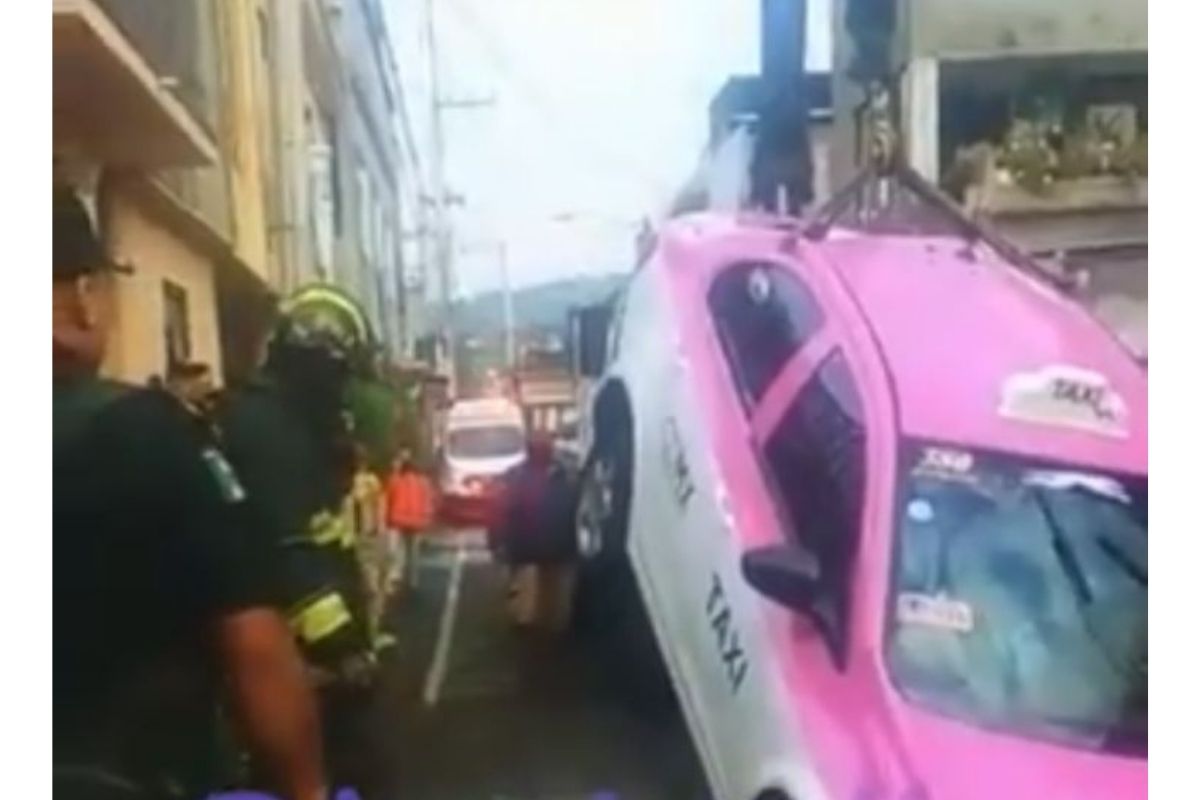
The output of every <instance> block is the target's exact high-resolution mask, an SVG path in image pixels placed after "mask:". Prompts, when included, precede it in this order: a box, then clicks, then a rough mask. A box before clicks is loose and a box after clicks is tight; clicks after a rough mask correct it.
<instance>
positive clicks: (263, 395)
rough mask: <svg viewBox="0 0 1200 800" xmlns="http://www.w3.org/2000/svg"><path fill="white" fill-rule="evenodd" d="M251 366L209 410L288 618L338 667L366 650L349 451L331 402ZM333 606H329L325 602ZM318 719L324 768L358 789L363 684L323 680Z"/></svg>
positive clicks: (309, 650)
mask: <svg viewBox="0 0 1200 800" xmlns="http://www.w3.org/2000/svg"><path fill="white" fill-rule="evenodd" d="M289 392H296V390H295V389H290V388H289V387H288V385H287V384H285V383H283V382H280V381H277V380H275V379H273V378H272V377H270V376H269V375H266V374H264V375H260V376H258V377H257V378H255V379H254V380H252V381H251V382H250V383H249V384H247V385H246V386H243V387H241V388H240V389H238V390H237V391H234V392H232V393H230V394H229V395H228V396H227V397H226V398H225V400H224V402H223V404H222V406H221V408H220V410H219V414H218V422H219V425H220V428H221V431H222V440H223V442H224V443H225V445H226V448H227V451H228V453H229V457H230V460H231V461H232V462H233V464H234V466H235V468H236V469H237V471H238V475H239V476H240V477H241V478H242V479H243V480H244V482H245V485H246V490H247V492H248V493H249V495H250V498H251V502H250V506H251V509H252V513H253V515H254V520H255V523H254V524H255V528H256V530H257V531H258V532H259V533H260V534H262V535H263V536H264V538H265V539H266V540H267V542H268V544H269V546H270V547H271V548H272V552H273V553H274V557H275V558H276V559H277V561H278V563H279V565H280V571H281V580H282V582H283V591H284V593H285V596H286V598H287V608H288V614H289V618H290V619H291V622H292V625H293V627H294V628H295V629H296V631H297V634H298V638H299V641H300V644H301V647H302V649H303V651H304V653H305V656H306V657H307V658H308V660H309V661H310V662H311V663H313V664H316V665H318V666H321V667H324V668H325V669H327V670H329V671H330V672H331V673H335V674H338V673H339V672H340V670H341V669H342V668H343V667H344V665H345V664H346V663H347V659H349V658H355V659H362V658H366V657H371V655H372V654H371V641H370V636H369V632H368V630H367V627H366V620H367V604H366V592H365V587H364V586H363V578H362V573H361V569H360V567H359V563H358V558H357V553H356V551H355V549H354V540H353V538H352V531H351V529H350V528H349V527H348V524H347V521H346V519H345V515H344V514H343V513H342V511H343V503H344V500H345V498H346V495H347V492H348V491H349V488H350V481H351V478H352V471H351V467H352V461H351V459H350V453H351V451H350V450H349V438H348V431H346V429H345V423H344V421H343V420H342V417H341V415H340V412H339V411H338V410H337V409H336V408H334V409H333V412H332V413H330V410H329V408H326V407H323V406H322V405H321V404H314V405H315V406H316V408H314V407H313V406H310V405H308V404H307V403H306V400H307V398H304V397H298V396H296V395H295V394H290V393H289ZM335 609H336V611H335ZM320 696H321V719H322V725H323V728H324V739H325V745H326V760H327V764H328V766H329V768H330V770H331V772H332V773H333V775H334V777H335V778H336V779H337V780H339V781H344V782H347V783H351V784H354V785H357V786H358V787H359V789H360V790H362V791H364V792H366V791H367V788H368V784H369V783H371V782H372V781H373V780H374V778H373V777H372V774H371V772H372V770H373V769H374V766H373V763H374V761H375V759H376V758H377V756H376V755H375V754H374V752H373V751H372V745H371V743H370V741H368V739H369V736H368V732H367V728H366V726H367V723H368V720H367V711H368V709H369V708H370V706H371V697H372V694H371V687H370V686H369V685H360V684H354V683H346V682H344V681H341V680H339V681H335V682H334V683H333V684H332V685H329V686H324V687H323V688H322V690H321V692H320Z"/></svg>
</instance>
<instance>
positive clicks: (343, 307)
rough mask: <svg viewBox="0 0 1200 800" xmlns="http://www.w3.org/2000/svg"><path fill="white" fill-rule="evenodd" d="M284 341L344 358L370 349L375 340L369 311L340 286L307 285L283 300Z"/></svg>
mask: <svg viewBox="0 0 1200 800" xmlns="http://www.w3.org/2000/svg"><path fill="white" fill-rule="evenodd" d="M275 338H276V341H277V342H278V343H280V344H285V345H291V346H297V347H308V348H314V349H322V350H327V351H329V352H330V354H331V355H335V356H338V357H341V358H352V357H354V356H357V355H360V354H362V353H365V352H367V351H368V350H369V349H370V347H371V345H372V344H373V337H372V335H371V325H370V322H369V321H368V319H367V315H366V314H365V313H364V312H363V310H362V308H361V307H360V306H359V304H358V303H357V302H355V300H354V299H353V298H352V297H350V295H348V294H346V293H345V292H344V291H342V290H341V289H339V288H338V287H336V286H331V285H329V284H324V283H317V284H309V285H308V286H303V287H301V288H299V289H297V290H296V291H295V292H293V293H292V294H291V295H289V296H288V297H287V298H285V299H284V300H283V302H282V303H281V304H280V320H279V324H278V325H277V326H276V329H275Z"/></svg>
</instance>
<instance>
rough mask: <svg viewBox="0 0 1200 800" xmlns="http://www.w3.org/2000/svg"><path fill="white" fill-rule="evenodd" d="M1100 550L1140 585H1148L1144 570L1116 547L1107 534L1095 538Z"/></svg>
mask: <svg viewBox="0 0 1200 800" xmlns="http://www.w3.org/2000/svg"><path fill="white" fill-rule="evenodd" d="M1096 544H1097V546H1098V547H1099V548H1100V552H1102V553H1104V555H1106V556H1108V557H1109V558H1110V559H1111V560H1112V562H1113V563H1114V564H1116V565H1117V566H1118V567H1120V568H1121V571H1122V572H1124V573H1125V574H1126V575H1128V576H1129V577H1130V578H1132V579H1133V580H1134V581H1135V582H1136V583H1138V584H1141V585H1142V586H1149V581H1148V580H1147V576H1146V570H1145V569H1143V568H1142V567H1141V565H1139V564H1138V563H1136V562H1135V561H1134V560H1133V559H1132V558H1130V557H1129V555H1128V554H1127V553H1126V552H1125V551H1124V550H1122V549H1121V548H1119V547H1117V545H1116V543H1115V542H1114V541H1113V540H1112V539H1109V538H1108V537H1107V536H1101V537H1100V538H1099V539H1097V540H1096Z"/></svg>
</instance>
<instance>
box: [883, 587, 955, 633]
mask: <svg viewBox="0 0 1200 800" xmlns="http://www.w3.org/2000/svg"><path fill="white" fill-rule="evenodd" d="M896 619H897V620H899V622H900V624H902V625H919V626H921V627H924V628H937V629H938V630H943V631H952V632H954V633H970V632H971V631H972V630H974V629H975V611H974V609H972V608H971V606H970V604H968V603H965V602H963V601H962V600H956V599H954V598H953V597H950V596H948V595H946V594H936V595H934V594H920V593H918V592H901V593H900V595H899V597H897V599H896Z"/></svg>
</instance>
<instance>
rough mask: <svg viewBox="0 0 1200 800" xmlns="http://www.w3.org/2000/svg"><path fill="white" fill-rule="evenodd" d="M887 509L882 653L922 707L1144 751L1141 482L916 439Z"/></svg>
mask: <svg viewBox="0 0 1200 800" xmlns="http://www.w3.org/2000/svg"><path fill="white" fill-rule="evenodd" d="M904 467H905V468H904V470H903V472H902V475H903V477H902V479H901V480H902V485H901V487H900V492H899V508H898V513H897V531H898V536H897V561H896V564H895V574H894V579H893V592H892V595H891V604H892V605H891V608H890V610H889V618H890V628H889V641H888V649H887V653H888V667H889V669H890V671H891V674H892V678H893V680H894V681H895V682H896V684H897V686H898V688H899V689H900V691H901V692H902V693H903V694H904V695H905V696H906V697H907V698H908V699H909V700H910V701H912V702H914V703H916V704H918V705H921V706H923V707H925V708H927V709H928V710H931V711H934V712H936V713H941V714H944V715H946V716H950V717H954V718H956V719H960V720H963V721H966V722H969V723H972V724H976V725H978V726H981V727H985V728H991V729H996V730H1000V731H1003V732H1006V733H1011V734H1014V735H1018V736H1024V737H1029V738H1037V739H1045V740H1052V741H1056V742H1060V743H1064V744H1068V745H1073V746H1077V747H1081V748H1086V749H1092V750H1106V751H1112V752H1121V753H1125V754H1130V755H1137V756H1140V757H1144V756H1145V753H1146V700H1147V689H1146V684H1147V674H1148V658H1147V639H1146V594H1147V589H1148V576H1147V531H1146V505H1147V482H1146V478H1145V477H1144V476H1143V477H1132V476H1128V475H1118V474H1112V473H1107V472H1103V471H1096V470H1091V469H1086V468H1081V467H1072V466H1067V465H1056V464H1046V463H1041V462H1036V461H1033V460H1030V459H1027V458H1024V457H1020V456H1012V455H1005V454H1000V453H989V452H983V451H977V450H970V449H963V448H956V447H945V446H941V445H934V444H925V443H919V444H916V445H913V446H911V447H910V449H909V453H908V457H907V458H906V463H905V465H904Z"/></svg>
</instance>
